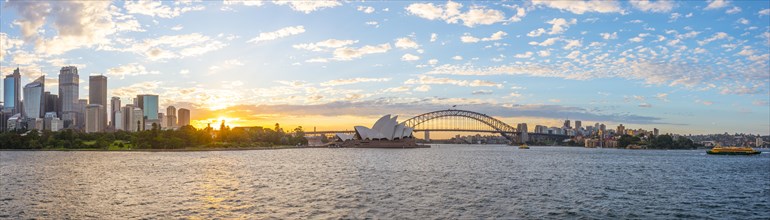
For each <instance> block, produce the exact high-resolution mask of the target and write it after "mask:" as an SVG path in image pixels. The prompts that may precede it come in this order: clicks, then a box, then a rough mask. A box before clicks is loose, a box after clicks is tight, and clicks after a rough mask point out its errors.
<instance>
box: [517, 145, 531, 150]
mask: <svg viewBox="0 0 770 220" xmlns="http://www.w3.org/2000/svg"><path fill="white" fill-rule="evenodd" d="M519 149H529V146H527V144H522V145H519Z"/></svg>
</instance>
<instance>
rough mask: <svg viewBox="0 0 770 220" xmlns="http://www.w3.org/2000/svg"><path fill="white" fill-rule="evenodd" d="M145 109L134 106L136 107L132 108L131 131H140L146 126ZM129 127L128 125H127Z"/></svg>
mask: <svg viewBox="0 0 770 220" xmlns="http://www.w3.org/2000/svg"><path fill="white" fill-rule="evenodd" d="M143 118H144V111H142V109H141V108H137V107H134V109H132V110H131V121H129V123H130V124H131V126H130V127H131V131H140V130H141V129H143V128H144V125H143V123H144V119H143ZM126 127H128V126H126Z"/></svg>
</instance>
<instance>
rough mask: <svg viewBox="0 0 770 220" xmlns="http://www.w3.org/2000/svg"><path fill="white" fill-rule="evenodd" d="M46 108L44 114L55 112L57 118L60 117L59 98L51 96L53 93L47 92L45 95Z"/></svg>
mask: <svg viewBox="0 0 770 220" xmlns="http://www.w3.org/2000/svg"><path fill="white" fill-rule="evenodd" d="M43 98H44V100H45V101H44V102H43V103H45V104H44V105H45V107H43V109H44V111H43V112H44V113H45V114H47V113H48V112H53V113H55V114H56V117H57V118H58V117H59V113H58V112H59V96H58V95H55V94H51V92H45V93H44V95H43Z"/></svg>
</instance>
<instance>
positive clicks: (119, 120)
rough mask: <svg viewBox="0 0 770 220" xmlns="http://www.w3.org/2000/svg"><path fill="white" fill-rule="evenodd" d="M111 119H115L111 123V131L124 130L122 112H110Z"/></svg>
mask: <svg viewBox="0 0 770 220" xmlns="http://www.w3.org/2000/svg"><path fill="white" fill-rule="evenodd" d="M112 117H113V118H116V119H117V120H113V121H112V128H113V129H115V130H116V131H122V130H126V128H125V127H124V126H123V111H122V110H121V109H118V110H117V111H114V112H112Z"/></svg>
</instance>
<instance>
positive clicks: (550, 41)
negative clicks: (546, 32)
mask: <svg viewBox="0 0 770 220" xmlns="http://www.w3.org/2000/svg"><path fill="white" fill-rule="evenodd" d="M558 40H561V38H559V37H552V38H548V39H545V40H544V41H543V42H540V43H538V42H534V41H532V42H529V45H537V46H542V47H547V46H551V45H553V44H554V43H556V41H558Z"/></svg>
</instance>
